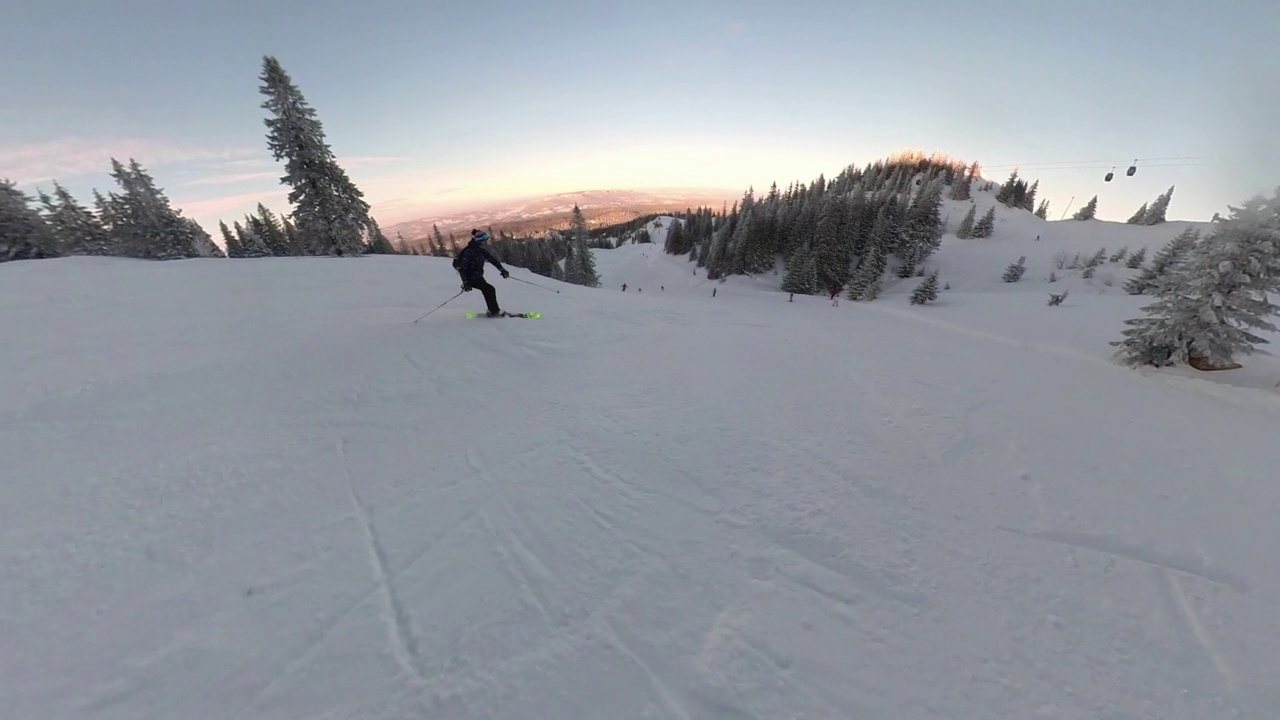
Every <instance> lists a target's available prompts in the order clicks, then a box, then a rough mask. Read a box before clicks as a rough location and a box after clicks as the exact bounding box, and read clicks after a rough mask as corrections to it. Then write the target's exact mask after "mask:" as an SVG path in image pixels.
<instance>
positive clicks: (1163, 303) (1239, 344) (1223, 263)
mask: <svg viewBox="0 0 1280 720" xmlns="http://www.w3.org/2000/svg"><path fill="white" fill-rule="evenodd" d="M1154 291H1155V295H1156V296H1157V298H1158V299H1157V300H1156V302H1154V303H1152V304H1150V305H1148V306H1146V307H1144V308H1143V311H1144V312H1145V313H1146V317H1143V318H1135V319H1132V320H1127V321H1126V322H1125V324H1126V325H1129V326H1130V327H1129V329H1127V330H1125V331H1124V332H1123V333H1122V334H1123V335H1124V339H1123V340H1118V341H1115V342H1113V343H1112V345H1115V346H1118V347H1119V348H1120V349H1119V350H1118V351H1117V354H1118V356H1119V357H1120V358H1121V359H1122V360H1123V361H1124V362H1125V363H1126V364H1129V365H1156V366H1162V365H1170V364H1178V363H1182V362H1188V361H1191V360H1192V359H1195V360H1199V361H1202V362H1205V363H1207V364H1209V365H1212V366H1218V367H1221V366H1227V365H1230V364H1231V363H1232V362H1233V360H1234V357H1235V355H1236V354H1238V353H1251V352H1253V351H1254V346H1256V345H1261V344H1266V343H1267V342H1268V341H1267V339H1266V338H1264V337H1262V336H1260V335H1257V334H1256V333H1254V332H1252V331H1253V330H1261V331H1269V332H1274V331H1275V330H1276V327H1275V325H1273V324H1272V323H1271V322H1270V321H1268V320H1267V318H1268V317H1269V316H1272V315H1275V314H1276V312H1277V310H1280V308H1277V306H1275V305H1273V304H1272V303H1271V302H1270V300H1269V297H1268V296H1269V295H1272V294H1275V293H1277V292H1280V231H1277V230H1274V229H1268V228H1265V227H1262V226H1259V225H1249V224H1244V223H1239V224H1224V225H1221V226H1219V227H1218V229H1217V230H1216V231H1215V232H1214V234H1213V235H1212V236H1211V237H1209V238H1207V239H1206V240H1205V242H1202V243H1199V244H1197V245H1196V246H1195V248H1194V249H1193V250H1191V251H1190V252H1189V253H1188V254H1187V256H1186V257H1185V258H1184V259H1183V260H1181V261H1179V262H1177V263H1176V265H1174V266H1173V267H1169V268H1166V272H1165V274H1164V276H1163V277H1161V278H1160V279H1159V280H1158V281H1157V282H1156V284H1155V287H1154Z"/></svg>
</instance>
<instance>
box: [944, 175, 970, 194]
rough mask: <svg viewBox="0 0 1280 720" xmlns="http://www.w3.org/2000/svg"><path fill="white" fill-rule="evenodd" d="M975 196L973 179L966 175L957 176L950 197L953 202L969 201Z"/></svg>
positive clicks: (952, 184)
mask: <svg viewBox="0 0 1280 720" xmlns="http://www.w3.org/2000/svg"><path fill="white" fill-rule="evenodd" d="M972 196H973V178H972V177H971V176H968V175H964V174H959V173H958V174H957V175H956V179H955V180H954V181H953V182H952V183H951V192H950V193H949V194H948V197H949V198H951V199H952V200H968V199H969V198H970V197H972Z"/></svg>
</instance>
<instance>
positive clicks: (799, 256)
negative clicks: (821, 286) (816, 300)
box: [782, 243, 818, 295]
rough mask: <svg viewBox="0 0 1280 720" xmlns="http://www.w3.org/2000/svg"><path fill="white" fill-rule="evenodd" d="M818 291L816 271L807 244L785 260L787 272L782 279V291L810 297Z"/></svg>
mask: <svg viewBox="0 0 1280 720" xmlns="http://www.w3.org/2000/svg"><path fill="white" fill-rule="evenodd" d="M817 290H818V269H817V265H816V264H815V262H814V259H813V248H812V247H811V246H810V244H809V243H805V244H804V245H801V246H800V247H799V248H798V249H797V250H796V251H795V252H794V253H792V254H791V257H790V258H788V259H787V272H786V274H785V275H783V277H782V291H783V292H788V293H800V294H802V295H812V294H813V293H815V292H817Z"/></svg>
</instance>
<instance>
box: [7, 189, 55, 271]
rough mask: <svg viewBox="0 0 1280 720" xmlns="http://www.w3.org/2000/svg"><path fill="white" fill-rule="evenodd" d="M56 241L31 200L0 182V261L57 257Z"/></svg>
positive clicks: (19, 191)
mask: <svg viewBox="0 0 1280 720" xmlns="http://www.w3.org/2000/svg"><path fill="white" fill-rule="evenodd" d="M56 245H57V240H56V239H55V237H54V234H53V229H52V228H50V227H49V225H48V223H46V222H45V221H44V218H42V217H40V213H39V212H37V211H36V209H35V208H34V207H32V206H31V199H30V198H28V197H27V195H26V193H24V192H22V191H21V190H19V189H18V186H17V184H16V183H13V182H10V181H9V180H5V179H0V262H7V261H11V260H38V259H41V258H53V257H58V250H57V247H56Z"/></svg>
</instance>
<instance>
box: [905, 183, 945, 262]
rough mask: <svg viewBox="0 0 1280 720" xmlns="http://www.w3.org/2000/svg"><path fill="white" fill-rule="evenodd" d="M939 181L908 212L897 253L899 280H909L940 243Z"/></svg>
mask: <svg viewBox="0 0 1280 720" xmlns="http://www.w3.org/2000/svg"><path fill="white" fill-rule="evenodd" d="M942 233H943V230H942V184H941V178H939V179H937V180H934V181H933V182H931V183H929V184H928V185H926V186H925V187H924V189H922V190H921V191H920V193H919V194H918V195H916V197H915V200H913V201H912V203H911V206H910V207H909V208H908V209H907V217H906V222H905V223H904V226H903V232H902V242H901V245H900V247H899V249H898V253H897V255H898V259H899V260H900V261H901V262H900V264H899V265H898V273H897V274H898V277H899V278H909V277H911V276H912V275H914V274H915V271H916V268H917V267H919V266H920V264H921V263H923V262H924V261H925V260H927V259H929V256H931V255H932V254H933V253H934V252H935V251H937V249H938V247H939V246H940V244H941V242H942Z"/></svg>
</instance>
